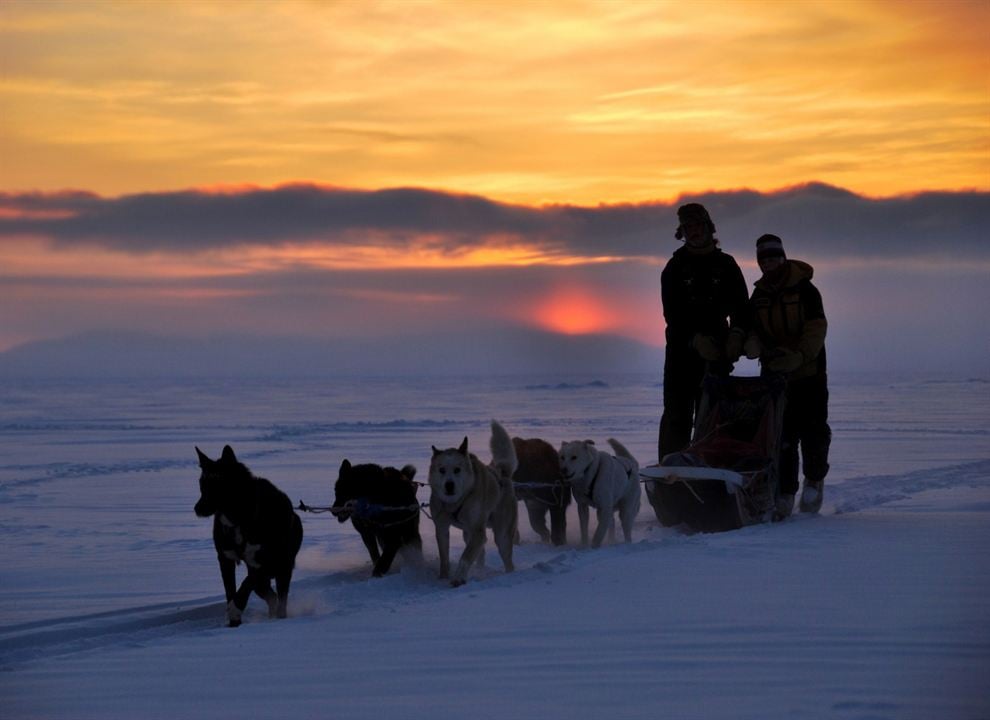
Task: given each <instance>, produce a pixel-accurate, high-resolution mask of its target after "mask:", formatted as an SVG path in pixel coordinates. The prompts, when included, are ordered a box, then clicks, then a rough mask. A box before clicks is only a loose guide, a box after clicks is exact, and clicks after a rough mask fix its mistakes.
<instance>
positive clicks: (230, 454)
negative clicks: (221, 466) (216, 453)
mask: <svg viewBox="0 0 990 720" xmlns="http://www.w3.org/2000/svg"><path fill="white" fill-rule="evenodd" d="M220 459H221V460H222V461H223V462H228V463H235V462H237V457H236V456H235V455H234V449H233V448H232V447H230V445H224V446H223V453H222V454H221V455H220Z"/></svg>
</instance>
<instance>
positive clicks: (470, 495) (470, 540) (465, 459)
mask: <svg viewBox="0 0 990 720" xmlns="http://www.w3.org/2000/svg"><path fill="white" fill-rule="evenodd" d="M491 451H492V462H491V464H490V465H485V464H484V463H482V462H481V460H479V459H478V458H477V457H476V456H475V455H473V454H471V453H469V452H468V440H467V438H466V437H465V438H464V442H462V443H461V446H460V447H459V448H450V449H448V450H437V449H436V447H434V448H433V459H432V460H431V461H430V490H431V494H430V514H431V515H432V516H433V522H434V524H435V525H436V530H437V549H438V550H439V552H440V577H441V578H447V577H449V576H450V526H451V525H453V526H454V527H456V528H460V529H461V530H463V531H464V545H465V547H464V552H463V553H462V554H461V559H460V561H459V562H458V563H457V569H456V570H454V575H453V577H451V578H450V584H451V585H452V586H454V587H457V586H458V585H463V584H464V583H465V582H467V576H468V571H469V570H470V569H471V566H472V565H473V564H474V563H475V562H479V563H481V564H483V563H484V557H485V541H486V536H485V528H486V527H490V528H491V529H492V532H493V534H494V536H495V545H496V546H497V547H498V552H499V555H501V557H502V563H503V564H504V565H505V571H506V572H512V571H513V569H514V567H513V565H512V543H513V540H515V537H516V521H517V518H516V514H517V508H516V494H515V492H514V490H513V488H512V474H513V473H514V472H515V471H516V465H517V464H518V461H517V460H516V451H515V449H514V448H513V447H512V440H511V439H510V438H509V434H508V433H507V432H506V431H505V428H503V427H502V426H501V425H499V424H498V423H497V422H495V421H494V420H493V421H492V439H491Z"/></svg>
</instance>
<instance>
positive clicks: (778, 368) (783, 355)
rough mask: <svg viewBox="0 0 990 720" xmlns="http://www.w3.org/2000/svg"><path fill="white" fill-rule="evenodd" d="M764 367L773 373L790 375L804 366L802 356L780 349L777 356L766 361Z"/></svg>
mask: <svg viewBox="0 0 990 720" xmlns="http://www.w3.org/2000/svg"><path fill="white" fill-rule="evenodd" d="M764 365H765V366H766V367H767V368H768V369H770V370H773V371H774V372H779V373H792V372H794V371H795V370H797V369H798V368H799V367H801V366H802V365H804V355H802V354H801V353H799V352H797V351H796V350H787V349H785V348H780V349H779V350H778V351H777V354H776V355H774V357H772V358H770V359H769V360H767V361H766V362H765V363H764Z"/></svg>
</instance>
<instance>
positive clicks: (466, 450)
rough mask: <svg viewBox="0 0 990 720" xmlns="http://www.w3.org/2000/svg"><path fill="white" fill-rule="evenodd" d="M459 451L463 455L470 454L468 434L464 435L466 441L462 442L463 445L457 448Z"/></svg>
mask: <svg viewBox="0 0 990 720" xmlns="http://www.w3.org/2000/svg"><path fill="white" fill-rule="evenodd" d="M457 452H459V453H460V454H461V455H467V454H468V449H467V435H465V436H464V442H462V443H461V446H460V447H459V448H457Z"/></svg>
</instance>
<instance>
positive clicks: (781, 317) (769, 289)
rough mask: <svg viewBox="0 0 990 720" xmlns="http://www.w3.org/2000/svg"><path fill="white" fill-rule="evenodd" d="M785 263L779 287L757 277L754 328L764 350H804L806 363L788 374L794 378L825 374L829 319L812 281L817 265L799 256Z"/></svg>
mask: <svg viewBox="0 0 990 720" xmlns="http://www.w3.org/2000/svg"><path fill="white" fill-rule="evenodd" d="M785 267H786V268H787V269H786V271H785V270H783V269H782V270H781V274H780V276H779V277H780V280H779V281H778V284H777V286H776V287H774V286H772V285H771V284H770V283H769V282H768V280H767V278H766V277H765V276H764V277H762V278H760V279H759V280H757V281H756V283H755V289H754V290H753V297H752V299H751V300H750V303H751V307H752V312H753V317H752V324H753V330H754V331H755V332H756V333H757V334H758V335H759V338H760V342H761V343H762V344H763V348H764V354H766V353H769V352H772V351H773V350H774V349H776V348H786V349H787V350H794V351H797V352H800V353H801V355H802V356H803V357H804V364H803V365H801V367H799V368H798V369H797V370H795V371H794V372H792V373H791V374H790V375H789V377H790V378H791V379H794V380H797V379H800V378H806V377H812V376H814V375H824V374H825V370H826V367H825V333H826V331H827V329H828V322H827V321H826V319H825V309H824V307H823V306H822V296H821V293H820V292H818V288H816V287H815V286H814V285H812V284H811V278H812V276H813V275H814V272H815V271H814V268H812V267H811V265H809V264H808V263H806V262H802V261H800V260H787V261H785Z"/></svg>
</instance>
